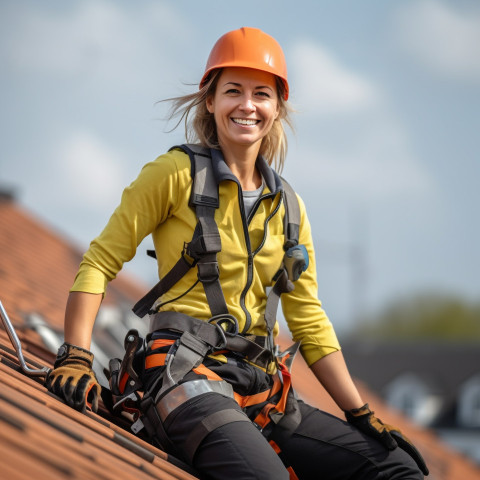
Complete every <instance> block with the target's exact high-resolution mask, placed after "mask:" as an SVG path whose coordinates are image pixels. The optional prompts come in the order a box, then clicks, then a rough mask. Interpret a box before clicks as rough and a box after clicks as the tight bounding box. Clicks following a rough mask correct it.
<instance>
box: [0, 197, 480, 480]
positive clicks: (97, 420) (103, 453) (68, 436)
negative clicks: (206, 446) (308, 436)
mask: <svg viewBox="0 0 480 480" xmlns="http://www.w3.org/2000/svg"><path fill="white" fill-rule="evenodd" d="M0 225H1V228H0V251H1V252H2V254H1V255H0V300H1V301H2V303H3V305H4V307H5V308H6V310H7V311H8V314H9V317H10V319H11V320H12V322H13V323H14V324H16V325H22V323H23V320H24V319H23V315H24V314H26V313H30V312H38V313H40V314H41V315H42V316H43V317H44V318H45V319H46V320H48V322H49V323H50V324H51V325H53V326H56V327H59V328H61V327H62V324H63V313H64V307H65V302H66V298H67V293H68V289H69V288H70V286H71V284H72V282H73V278H74V275H75V273H76V270H77V268H78V264H79V263H80V261H81V257H82V252H80V251H79V250H78V249H77V248H76V247H75V246H74V245H72V243H71V242H69V241H68V240H66V239H65V238H63V237H62V236H60V235H58V234H57V233H55V232H53V231H52V230H51V229H49V228H48V227H47V226H45V225H44V224H43V223H42V222H40V221H38V220H37V219H35V218H33V217H32V216H31V215H30V214H28V213H27V212H25V211H23V210H22V209H21V208H19V207H18V206H17V205H15V204H14V203H12V202H5V201H0ZM144 292H145V287H143V288H142V286H139V285H138V282H137V281H132V280H131V279H130V278H129V277H128V276H126V275H120V276H119V277H118V278H117V279H116V280H114V281H113V282H112V283H111V285H110V288H109V291H108V293H107V296H106V299H105V302H107V303H108V302H111V303H113V304H115V303H118V302H127V303H130V304H133V303H134V302H135V301H136V300H137V299H138V298H139V297H140V296H141V295H142V294H143V293H144ZM17 333H18V335H19V337H20V339H21V342H22V346H23V350H24V355H25V356H26V359H27V362H28V363H29V365H31V366H32V368H39V367H40V366H42V365H47V366H51V365H52V363H53V361H54V358H55V356H54V354H52V353H51V352H49V351H47V350H46V349H45V348H44V347H43V346H42V342H41V339H40V337H39V336H38V334H36V333H35V332H33V331H31V330H25V331H24V330H20V329H19V330H18V331H17ZM285 338H286V337H284V338H283V339H282V343H283V344H284V345H286V344H287V343H288V341H287V340H286V339H285ZM293 372H294V385H295V388H296V390H297V391H298V392H299V394H300V396H301V397H302V398H304V399H305V400H307V401H309V402H310V403H311V404H313V405H315V406H317V407H319V408H321V409H323V410H326V411H328V412H330V413H332V414H334V415H338V416H342V412H340V411H339V409H338V407H336V405H335V404H334V403H333V401H332V400H331V399H330V397H329V396H328V395H327V393H326V392H325V391H324V390H323V389H322V387H321V386H320V385H319V384H318V382H317V381H316V380H315V379H314V377H313V374H312V373H311V372H310V370H309V369H308V368H307V366H306V365H305V363H304V361H303V359H302V358H298V359H296V360H295V364H294V367H293ZM0 385H2V387H1V388H0V468H1V471H0V477H1V478H8V479H11V480H17V479H28V480H30V479H31V478H32V477H33V478H39V479H44V478H45V479H47V478H48V479H67V478H69V479H70V478H79V479H82V480H87V479H95V480H103V479H115V480H117V479H118V478H121V479H122V480H128V479H135V480H142V479H152V478H158V479H171V478H176V479H187V478H194V477H192V476H191V475H190V474H189V473H187V472H186V471H184V470H182V469H181V468H179V467H178V466H176V465H175V464H173V463H172V462H175V459H173V458H172V457H169V456H167V454H165V453H164V452H162V451H161V450H159V449H157V448H155V447H153V446H152V445H150V444H149V443H147V442H145V441H143V440H142V439H141V438H138V437H135V436H134V435H132V434H131V433H130V432H129V431H127V430H126V429H125V428H124V423H122V422H121V421H116V420H115V419H113V418H111V417H110V415H109V413H108V412H107V410H106V409H105V408H104V407H103V405H101V408H100V411H99V414H94V413H91V412H87V414H81V413H79V412H76V411H75V410H73V409H71V408H69V407H67V406H66V405H64V404H63V403H62V402H61V401H59V400H58V399H57V398H56V397H54V396H53V395H51V394H50V393H48V392H47V391H46V389H45V388H44V387H43V384H42V382H41V381H40V380H38V379H37V380H36V379H32V378H29V377H27V376H25V375H24V374H23V373H21V372H20V371H19V366H18V361H17V358H16V354H15V351H14V350H13V348H12V345H11V343H10V341H9V338H8V337H7V335H6V333H5V332H4V331H3V329H2V328H0ZM358 387H359V389H360V391H361V394H362V396H363V398H365V399H367V400H368V401H369V403H370V404H371V406H372V407H373V408H374V409H375V411H376V412H377V414H378V416H379V417H380V418H382V419H384V420H385V421H388V422H389V423H392V424H394V425H396V426H398V427H400V428H401V429H402V431H404V433H406V434H407V435H408V436H409V437H410V438H411V439H412V440H413V441H414V443H415V444H416V445H417V446H418V447H419V448H420V449H421V451H422V453H423V454H424V456H425V458H426V460H427V463H428V464H429V467H430V470H431V476H430V478H431V479H432V480H474V479H479V478H480V470H479V469H478V468H476V467H475V466H474V465H473V464H472V463H471V462H470V461H468V460H467V459H465V458H463V457H461V456H460V455H459V454H456V453H455V452H453V451H452V450H450V449H449V448H447V447H446V446H445V445H444V444H443V443H441V442H440V441H439V440H438V439H437V438H436V437H435V435H434V434H433V433H432V432H430V431H428V430H425V429H421V428H418V427H415V426H414V425H413V424H412V423H410V422H408V421H407V420H406V419H405V418H404V417H403V416H401V415H400V414H398V413H397V412H395V411H393V410H391V409H389V408H387V407H386V406H385V405H384V404H383V403H382V401H381V400H380V399H379V398H378V397H376V396H375V394H374V393H373V392H371V391H369V390H368V389H367V388H365V387H364V386H363V385H362V384H358ZM177 465H178V463H177Z"/></svg>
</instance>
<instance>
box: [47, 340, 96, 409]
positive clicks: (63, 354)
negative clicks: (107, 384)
mask: <svg viewBox="0 0 480 480" xmlns="http://www.w3.org/2000/svg"><path fill="white" fill-rule="evenodd" d="M92 364H93V353H91V352H89V351H88V350H85V349H83V348H80V347H77V346H75V345H71V344H69V343H64V344H63V345H62V346H61V347H60V348H59V349H58V354H57V359H56V361H55V364H54V368H53V370H51V371H50V373H49V374H48V376H47V379H46V382H45V386H46V387H47V389H48V390H50V391H51V392H52V393H54V394H55V395H58V396H59V397H60V398H63V399H64V400H65V402H66V403H67V405H70V406H71V407H73V408H74V409H75V410H79V411H81V412H85V409H86V407H87V405H88V406H89V407H91V409H92V410H93V411H94V412H96V411H97V409H98V398H99V397H100V392H101V390H102V389H101V387H100V384H99V383H98V381H97V377H96V376H95V373H94V371H93V370H92Z"/></svg>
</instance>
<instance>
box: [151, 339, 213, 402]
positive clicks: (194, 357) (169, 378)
mask: <svg viewBox="0 0 480 480" xmlns="http://www.w3.org/2000/svg"><path fill="white" fill-rule="evenodd" d="M209 350H210V346H209V345H208V344H206V343H205V342H204V341H203V340H201V339H200V338H197V337H196V336H194V335H192V334H191V333H189V332H183V333H182V336H181V337H180V338H179V340H178V347H177V350H176V352H175V353H174V355H170V358H169V360H168V362H167V366H166V369H165V376H164V379H163V385H162V388H161V389H160V391H159V392H158V394H157V396H156V398H155V403H157V401H158V399H159V398H161V396H162V395H163V394H164V393H165V392H166V391H167V390H168V389H170V388H172V387H173V386H175V385H177V384H178V382H179V381H180V380H181V379H182V378H183V377H184V376H185V375H186V374H187V373H188V372H189V371H190V370H192V369H193V368H195V367H198V365H200V364H201V363H202V361H203V359H204V357H205V355H206V354H207V353H208V351H209Z"/></svg>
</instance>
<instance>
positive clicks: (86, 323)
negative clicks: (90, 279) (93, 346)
mask: <svg viewBox="0 0 480 480" xmlns="http://www.w3.org/2000/svg"><path fill="white" fill-rule="evenodd" d="M102 298H103V295H102V294H93V293H85V292H71V293H70V295H69V297H68V301H67V307H66V310H65V341H66V342H67V343H71V344H72V345H76V346H77V347H81V348H85V349H87V350H90V343H91V340H92V330H93V325H94V323H95V318H96V316H97V313H98V310H99V308H100V304H101V303H102Z"/></svg>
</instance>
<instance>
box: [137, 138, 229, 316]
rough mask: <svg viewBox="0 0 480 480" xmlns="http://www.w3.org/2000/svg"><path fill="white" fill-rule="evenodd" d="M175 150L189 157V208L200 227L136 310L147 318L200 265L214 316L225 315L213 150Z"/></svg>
mask: <svg viewBox="0 0 480 480" xmlns="http://www.w3.org/2000/svg"><path fill="white" fill-rule="evenodd" d="M174 148H180V149H182V150H183V151H184V152H185V153H187V154H188V156H189V157H190V162H191V175H192V180H193V182H192V193H191V195H190V200H189V205H190V206H191V207H192V208H195V212H196V215H197V220H198V222H197V226H196V227H195V231H194V233H193V237H192V240H191V241H190V243H188V244H186V245H185V246H184V250H183V253H182V256H181V257H180V259H179V260H178V262H177V263H176V264H175V265H174V267H173V268H172V269H171V270H170V271H169V272H168V273H167V274H166V275H165V277H163V278H162V279H161V280H160V281H159V282H158V283H157V284H156V285H155V286H154V287H153V288H152V289H151V290H150V291H149V292H148V293H147V294H146V295H145V296H144V297H143V298H142V299H140V300H139V301H138V302H137V303H136V304H135V306H134V307H133V311H134V312H135V314H136V315H138V316H139V317H144V316H145V315H146V314H147V313H149V312H150V310H151V308H152V305H153V304H154V303H155V302H156V301H157V299H158V298H159V297H161V296H162V295H163V294H165V293H166V292H168V290H170V289H171V288H172V287H173V286H174V285H175V284H176V283H177V282H178V281H179V280H180V279H181V278H182V277H183V276H184V275H185V274H186V273H187V272H188V271H189V270H190V268H192V267H194V266H195V265H197V268H198V279H199V281H200V282H202V285H203V287H204V289H205V294H206V296H207V301H208V304H209V307H210V310H211V312H212V315H218V314H225V313H228V309H227V304H226V302H225V298H224V296H223V292H222V289H221V286H220V281H219V274H220V272H219V268H218V262H217V253H218V252H220V250H221V248H222V245H221V241H220V234H219V232H218V227H217V224H216V222H215V209H217V208H218V206H219V200H218V185H217V182H216V180H215V176H214V173H213V169H212V160H211V155H210V150H209V149H208V148H205V147H202V146H200V145H194V144H185V145H180V146H176V147H172V148H171V149H170V150H172V149H174Z"/></svg>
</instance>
